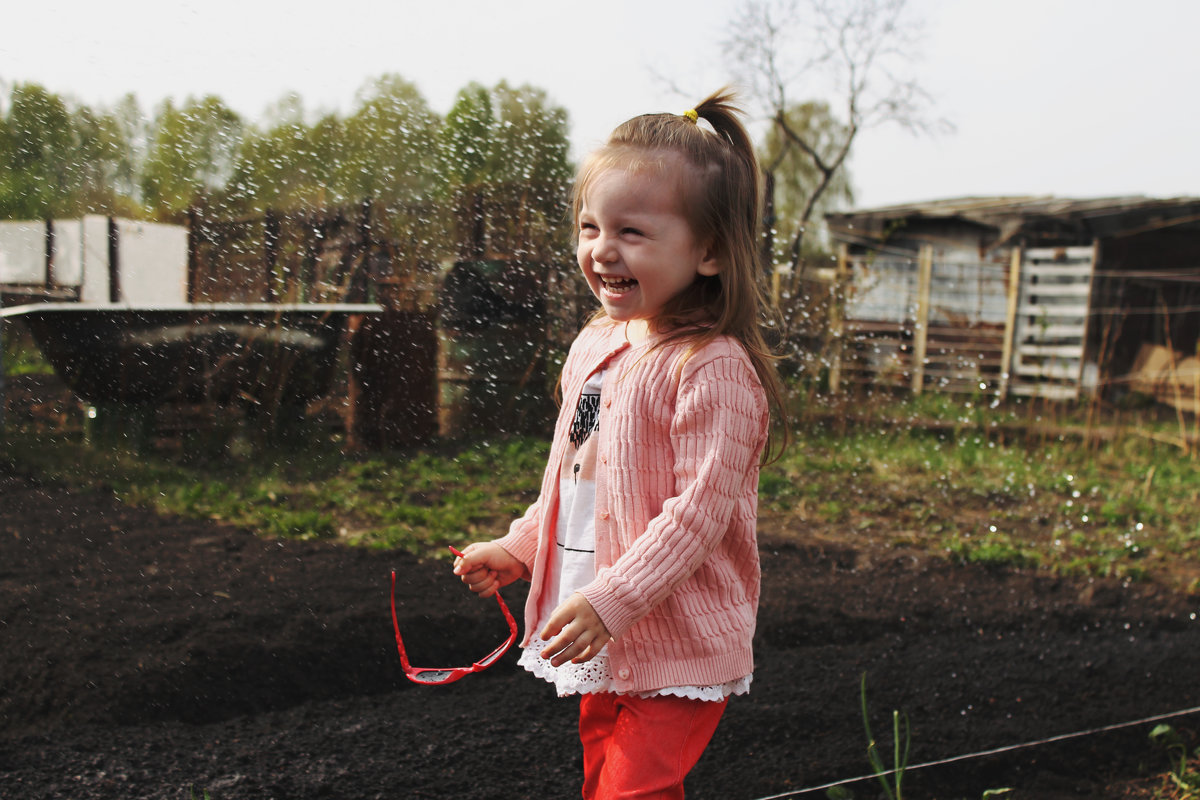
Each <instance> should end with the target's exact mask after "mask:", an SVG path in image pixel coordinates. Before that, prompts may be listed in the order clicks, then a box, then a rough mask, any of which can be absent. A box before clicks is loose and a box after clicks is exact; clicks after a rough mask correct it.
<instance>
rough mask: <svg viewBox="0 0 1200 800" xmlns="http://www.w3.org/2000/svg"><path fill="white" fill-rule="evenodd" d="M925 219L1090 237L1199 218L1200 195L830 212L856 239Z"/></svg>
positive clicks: (987, 201)
mask: <svg viewBox="0 0 1200 800" xmlns="http://www.w3.org/2000/svg"><path fill="white" fill-rule="evenodd" d="M921 218H924V219H961V220H967V221H970V222H974V223H977V224H980V225H985V226H987V227H991V228H995V229H996V230H997V231H998V232H999V234H1000V238H1001V239H1004V240H1007V239H1008V238H1010V237H1011V236H1013V235H1016V234H1018V233H1019V232H1020V231H1021V230H1022V229H1023V228H1024V227H1025V226H1026V225H1028V224H1031V223H1037V222H1047V221H1055V222H1059V223H1062V224H1064V225H1066V226H1070V227H1073V228H1076V229H1078V230H1080V231H1081V232H1086V233H1087V234H1088V235H1094V236H1112V235H1118V234H1120V233H1126V232H1136V231H1138V230H1141V229H1144V228H1146V227H1148V226H1150V227H1162V226H1163V225H1173V224H1183V223H1192V222H1200V197H1175V198H1165V199H1164V198H1153V197H1145V196H1142V195H1130V196H1123V197H1098V198H1082V199H1081V198H1071V197H1056V196H1054V195H1016V196H997V197H958V198H948V199H943V200H930V201H925V202H916V203H905V204H902V205H893V206H882V207H879V208H866V209H855V210H853V211H846V212H838V213H833V214H827V215H826V221H827V222H828V224H829V228H830V230H831V231H832V232H833V234H834V235H835V236H838V235H839V234H843V235H847V236H851V235H852V236H853V237H854V238H859V237H862V236H864V235H866V236H872V235H881V234H882V233H883V231H884V230H886V227H887V224H888V223H889V222H894V221H896V220H901V219H906V220H913V219H921Z"/></svg>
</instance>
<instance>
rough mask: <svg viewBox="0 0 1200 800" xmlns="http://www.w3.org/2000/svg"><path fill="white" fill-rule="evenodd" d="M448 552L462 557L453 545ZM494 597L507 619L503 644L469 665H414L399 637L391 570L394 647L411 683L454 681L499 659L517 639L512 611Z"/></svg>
mask: <svg viewBox="0 0 1200 800" xmlns="http://www.w3.org/2000/svg"><path fill="white" fill-rule="evenodd" d="M450 552H452V553H454V555H456V556H458V557H459V558H462V557H463V554H462V553H460V552H459V551H458V550H457V549H455V548H454V547H451V548H450ZM495 597H496V602H497V603H499V604H500V610H501V611H503V612H504V618H505V619H506V620H508V630H509V634H508V639H506V640H505V641H504V643H503V644H501V645H500V646H499V647H497V648H496V649H495V650H493V651H492V652H490V653H488V654H487V655H486V656H484V657H483V658H481V659H479V660H478V661H476V662H475V663H474V664H472V665H471V666H469V667H446V668H443V669H430V668H428V667H414V666H412V665H411V664H409V663H408V654H407V653H405V652H404V640H403V639H401V638H400V621H399V620H398V619H397V618H396V570H392V629H393V630H395V631H396V649H397V650H399V651H400V666H401V667H403V668H404V674H405V676H407V678H408V679H409V680H410V681H412V682H413V683H420V684H423V685H425V686H439V685H441V684H446V683H454V682H455V681H457V680H459V679H460V678H463V677H466V676H467V675H470V674H471V673H474V672H483V671H484V670H485V669H487V668H488V667H490V666H491V665H492V664H495V663H496V662H497V661H499V660H500V656H502V655H504V654H505V653H506V652H508V648H510V647H512V644H513V642H515V641H516V640H517V621H516V620H515V619H513V615H512V612H511V611H509V610H508V605H507V604H506V603H505V602H504V598H502V597H501V596H500V593H499V592H496V595H495Z"/></svg>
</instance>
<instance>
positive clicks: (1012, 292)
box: [1000, 247, 1021, 399]
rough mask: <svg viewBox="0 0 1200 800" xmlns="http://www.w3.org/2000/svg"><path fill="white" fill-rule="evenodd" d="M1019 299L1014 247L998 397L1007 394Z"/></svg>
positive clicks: (1018, 252) (1018, 269) (1017, 250)
mask: <svg viewBox="0 0 1200 800" xmlns="http://www.w3.org/2000/svg"><path fill="white" fill-rule="evenodd" d="M1020 297H1021V248H1019V247H1014V248H1013V251H1012V258H1011V259H1009V267H1008V310H1007V311H1006V312H1005V314H1004V342H1003V349H1002V352H1001V355H1000V397H1001V399H1003V398H1004V397H1005V396H1006V395H1007V394H1008V384H1009V373H1010V366H1009V365H1010V364H1011V363H1012V357H1013V335H1014V333H1015V326H1016V322H1017V304H1018V301H1019V300H1020Z"/></svg>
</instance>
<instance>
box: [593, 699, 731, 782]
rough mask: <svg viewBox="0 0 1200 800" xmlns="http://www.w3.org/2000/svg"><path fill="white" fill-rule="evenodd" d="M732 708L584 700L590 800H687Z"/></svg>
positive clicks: (695, 703) (721, 704)
mask: <svg viewBox="0 0 1200 800" xmlns="http://www.w3.org/2000/svg"><path fill="white" fill-rule="evenodd" d="M727 702H728V701H721V702H719V703H714V702H707V701H703V700H688V699H687V698H683V697H669V696H662V697H649V698H641V697H631V696H627V695H619V694H613V693H611V692H603V693H600V694H585V695H581V696H580V700H579V739H580V741H581V742H583V797H584V800H634V798H637V800H682V799H683V779H684V778H685V777H687V774H688V772H690V771H691V769H692V767H694V766H695V765H696V762H697V761H699V760H700V754H701V753H703V752H704V748H705V747H707V746H708V742H709V740H710V739H712V735H713V731H715V730H716V729H717V722H719V721H720V719H721V714H722V713H724V711H725V706H726V703H727Z"/></svg>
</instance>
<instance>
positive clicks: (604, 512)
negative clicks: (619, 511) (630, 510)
mask: <svg viewBox="0 0 1200 800" xmlns="http://www.w3.org/2000/svg"><path fill="white" fill-rule="evenodd" d="M596 516H598V517H599V518H600V519H608V512H607V511H601V512H600V513H599V514H597V515H596Z"/></svg>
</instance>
